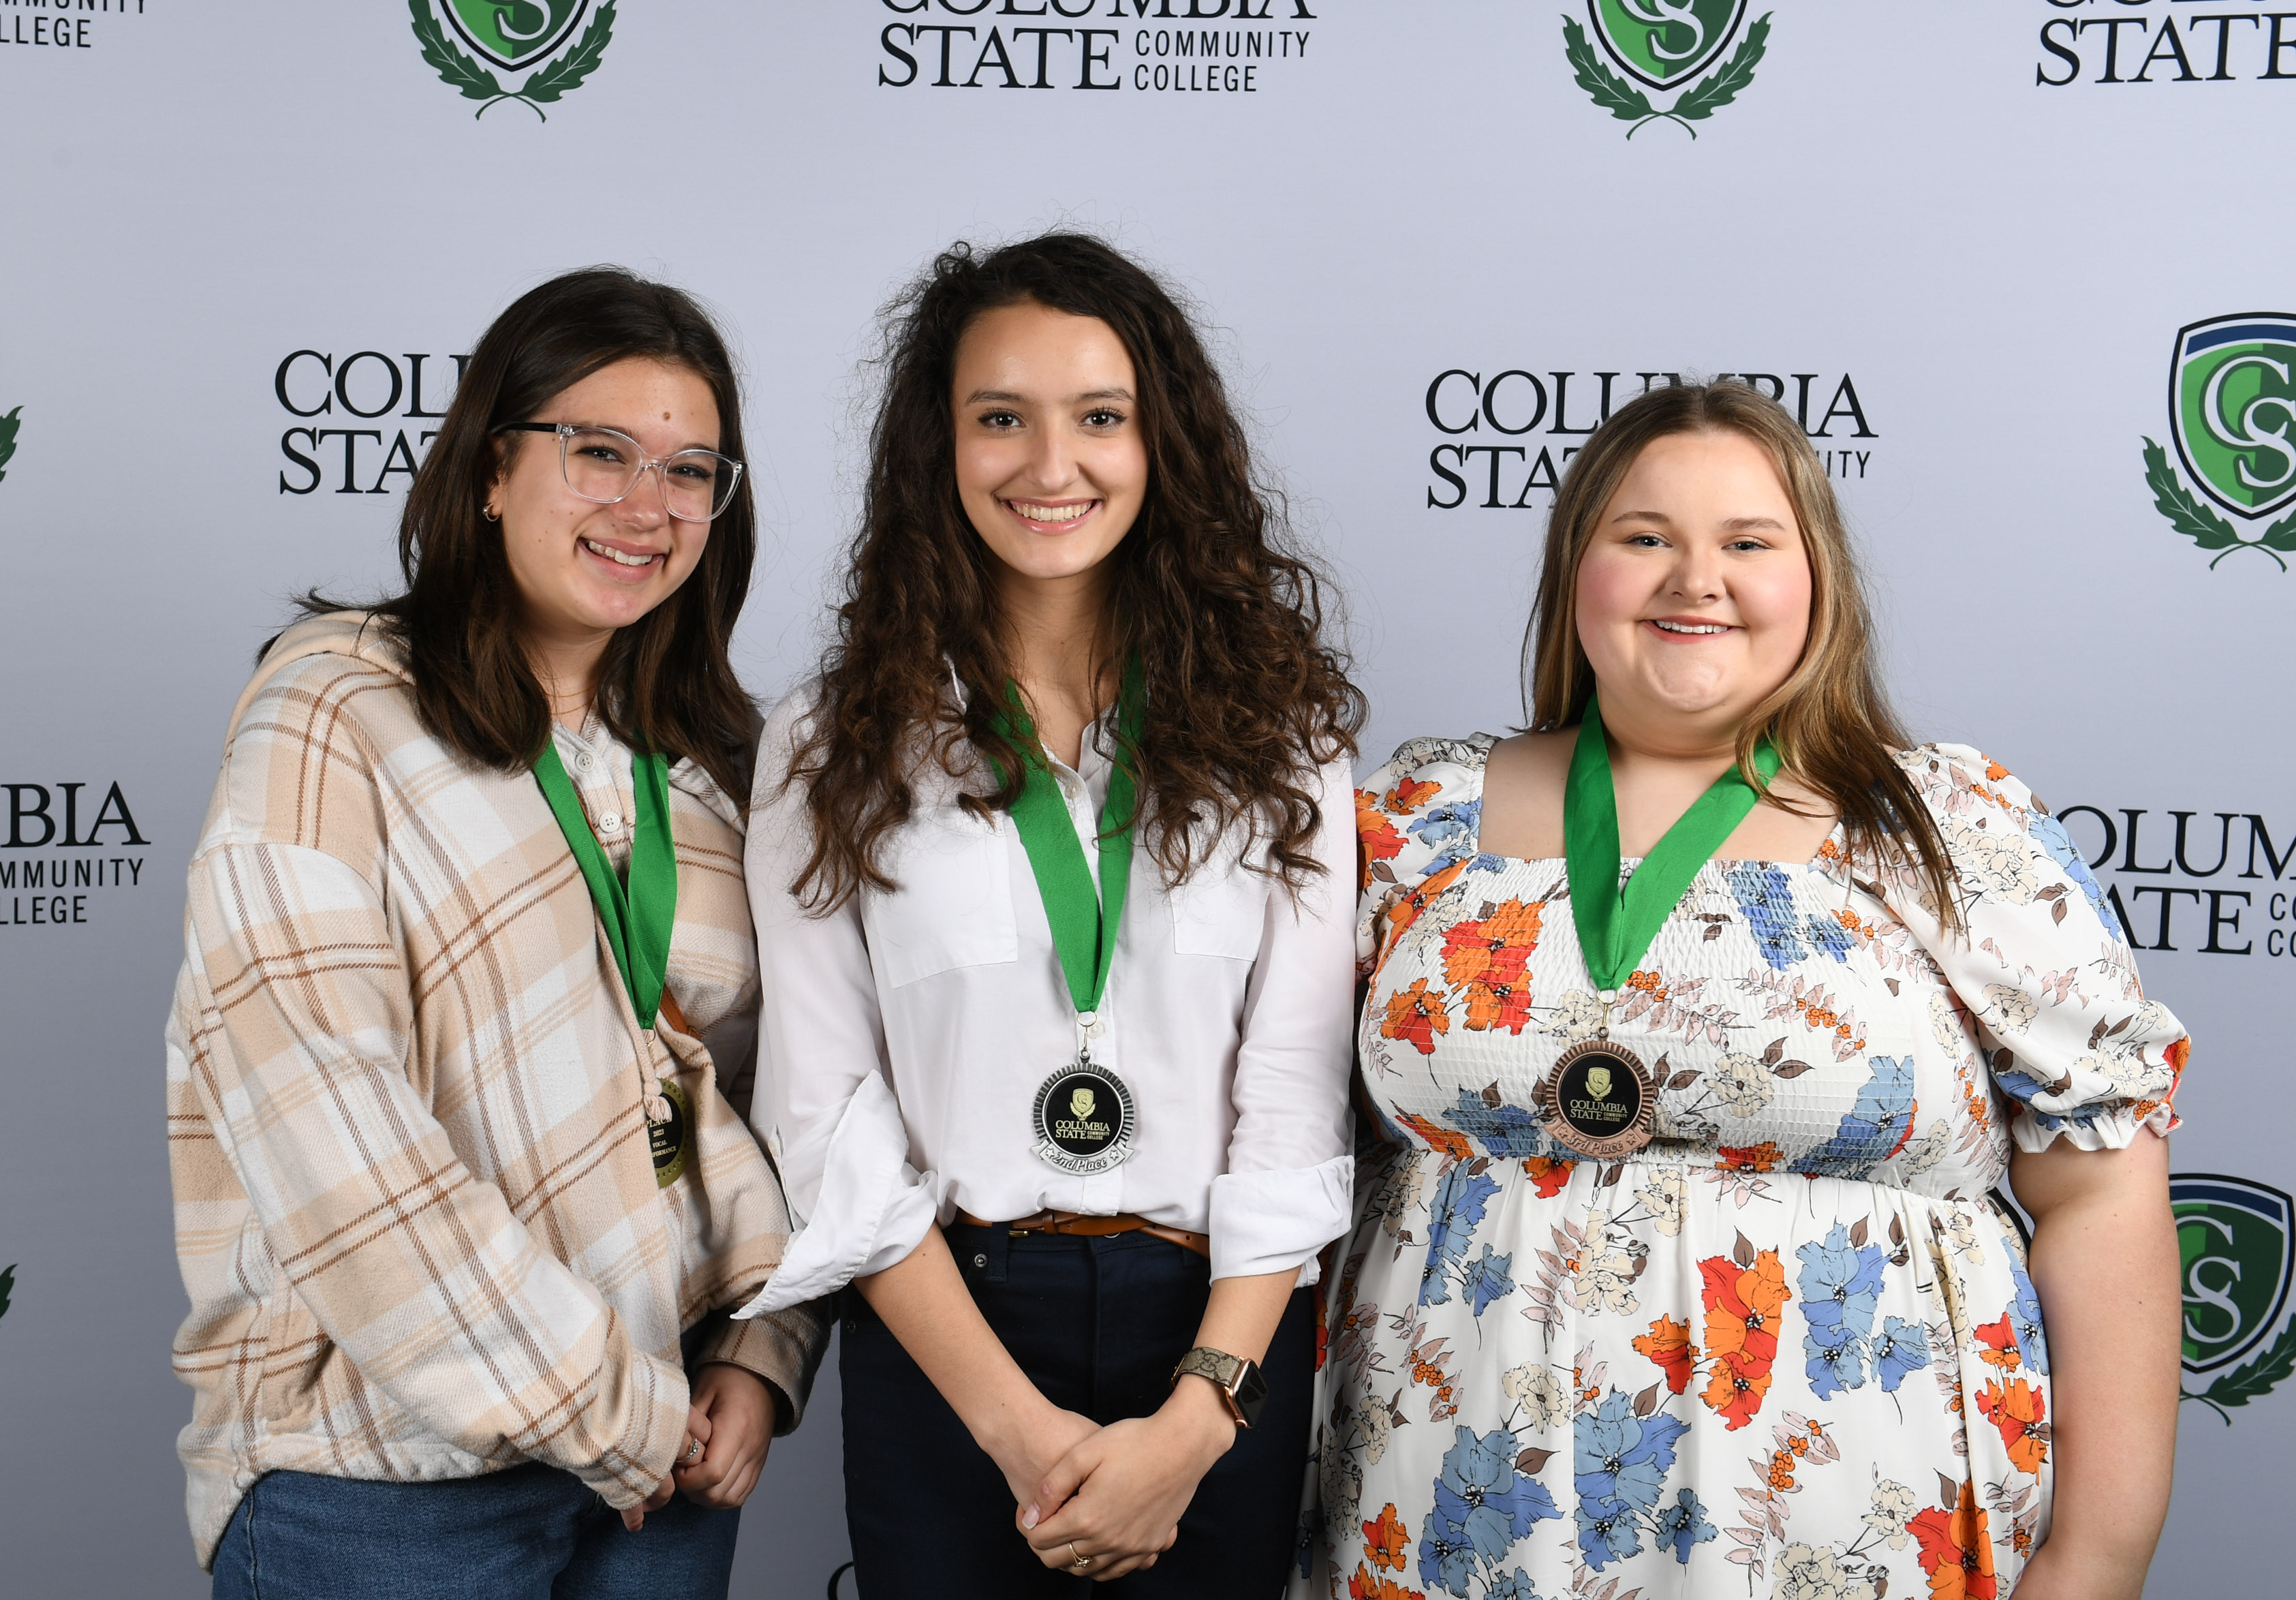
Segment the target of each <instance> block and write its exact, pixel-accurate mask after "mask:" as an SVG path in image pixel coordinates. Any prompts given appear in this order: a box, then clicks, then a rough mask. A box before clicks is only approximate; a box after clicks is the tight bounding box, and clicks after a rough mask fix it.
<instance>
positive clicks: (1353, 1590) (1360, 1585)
mask: <svg viewBox="0 0 2296 1600" xmlns="http://www.w3.org/2000/svg"><path fill="white" fill-rule="evenodd" d="M1348 1600H1427V1596H1426V1595H1425V1593H1424V1592H1423V1591H1422V1590H1419V1589H1407V1588H1404V1587H1403V1586H1402V1585H1401V1584H1399V1583H1398V1582H1397V1581H1396V1580H1395V1579H1392V1578H1382V1577H1380V1576H1378V1575H1377V1574H1375V1573H1374V1572H1373V1571H1372V1570H1371V1569H1370V1568H1369V1567H1366V1566H1364V1565H1362V1564H1361V1563H1357V1567H1356V1575H1355V1576H1354V1577H1352V1578H1350V1579H1348Z"/></svg>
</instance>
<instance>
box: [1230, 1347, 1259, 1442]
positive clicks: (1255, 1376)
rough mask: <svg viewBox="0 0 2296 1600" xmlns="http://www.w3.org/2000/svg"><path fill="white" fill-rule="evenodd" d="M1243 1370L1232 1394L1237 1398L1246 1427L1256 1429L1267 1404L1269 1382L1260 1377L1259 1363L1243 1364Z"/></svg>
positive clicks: (1238, 1408) (1237, 1377) (1248, 1362)
mask: <svg viewBox="0 0 2296 1600" xmlns="http://www.w3.org/2000/svg"><path fill="white" fill-rule="evenodd" d="M1242 1366H1243V1370H1242V1372H1240V1373H1238V1374H1236V1377H1235V1387H1234V1390H1232V1391H1230V1392H1231V1393H1233V1394H1234V1397H1235V1407H1236V1409H1237V1410H1239V1411H1241V1412H1242V1413H1243V1421H1244V1425H1245V1426H1246V1427H1256V1426H1257V1425H1258V1424H1259V1413H1260V1410H1261V1408H1262V1407H1265V1406H1266V1405H1267V1379H1265V1378H1263V1377H1261V1376H1260V1375H1259V1363H1258V1362H1257V1361H1246V1362H1244V1363H1242Z"/></svg>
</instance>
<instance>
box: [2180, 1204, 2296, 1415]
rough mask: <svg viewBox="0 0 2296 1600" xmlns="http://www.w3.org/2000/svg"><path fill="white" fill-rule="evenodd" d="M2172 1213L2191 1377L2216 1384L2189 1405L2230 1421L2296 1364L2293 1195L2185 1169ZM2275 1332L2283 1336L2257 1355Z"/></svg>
mask: <svg viewBox="0 0 2296 1600" xmlns="http://www.w3.org/2000/svg"><path fill="white" fill-rule="evenodd" d="M2169 1210H2171V1211H2173V1212H2174V1213H2175V1214H2176V1218H2177V1263H2178V1266H2179V1268H2180V1270H2181V1271H2182V1272H2183V1273H2184V1278H2185V1283H2184V1289H2185V1373H2186V1374H2189V1375H2190V1376H2191V1377H2193V1378H2194V1379H2203V1378H2205V1379H2209V1380H2210V1382H2209V1385H2208V1387H2207V1388H2205V1389H2197V1390H2196V1389H2187V1390H2185V1399H2188V1400H2198V1401H2200V1402H2201V1403H2202V1405H2204V1406H2206V1407H2209V1408H2210V1410H2212V1411H2214V1412H2215V1413H2216V1414H2217V1415H2218V1416H2221V1417H2223V1418H2224V1419H2225V1421H2226V1422H2227V1423H2229V1422H2230V1421H2231V1420H2232V1417H2231V1415H2229V1413H2228V1411H2227V1409H2226V1408H2227V1407H2233V1406H2245V1405H2247V1404H2248V1403H2249V1402H2250V1401H2251V1400H2252V1399H2259V1397H2261V1396H2263V1395H2265V1394H2267V1393H2269V1392H2270V1391H2271V1390H2272V1388H2273V1386H2274V1385H2275V1384H2276V1383H2279V1382H2280V1381H2281V1380H2282V1379H2284V1378H2285V1377H2287V1376H2288V1374H2289V1368H2290V1367H2291V1366H2292V1365H2296V1325H2288V1326H2282V1325H2281V1323H2280V1318H2281V1313H2282V1312H2283V1311H2284V1309H2286V1308H2287V1304H2288V1280H2289V1276H2290V1271H2291V1267H2292V1263H2296V1256H2292V1252H2291V1249H2290V1230H2289V1224H2290V1205H2289V1200H2288V1196H2287V1195H2285V1194H2282V1193H2281V1192H2280V1191H2279V1190H2277V1189H2276V1188H2273V1187H2272V1186H2270V1185H2268V1184H2259V1183H2251V1182H2250V1181H2249V1180H2248V1179H2246V1178H2242V1177H2222V1176H2220V1175H2218V1174H2217V1173H2213V1172H2186V1173H2180V1174H2178V1175H2177V1177H2172V1178H2170V1179H2169ZM2275 1328H2278V1330H2279V1335H2280V1336H2279V1337H2278V1338H2277V1339H2273V1340H2272V1343H2271V1345H2270V1347H2269V1348H2268V1349H2267V1350H2265V1351H2264V1353H2263V1354H2262V1355H2260V1356H2257V1355H2255V1351H2256V1350H2257V1348H2258V1347H2259V1346H2260V1345H2263V1344H2264V1342H2265V1341H2266V1340H2267V1339H2268V1338H2271V1336H2272V1333H2273V1331H2274V1330H2275ZM2251 1356H2254V1358H2253V1359H2252V1360H2251V1359H2249V1358H2250V1357H2251ZM2211 1374H2214V1375H2213V1376H2212V1377H2211Z"/></svg>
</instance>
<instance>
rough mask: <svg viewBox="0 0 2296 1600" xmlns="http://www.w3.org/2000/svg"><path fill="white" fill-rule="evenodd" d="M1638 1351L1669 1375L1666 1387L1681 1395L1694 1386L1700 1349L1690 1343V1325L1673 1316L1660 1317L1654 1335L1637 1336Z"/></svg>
mask: <svg viewBox="0 0 2296 1600" xmlns="http://www.w3.org/2000/svg"><path fill="white" fill-rule="evenodd" d="M1635 1348H1636V1350H1640V1351H1642V1353H1643V1354H1644V1355H1645V1356H1648V1357H1649V1358H1651V1360H1652V1362H1654V1363H1655V1364H1656V1365H1657V1366H1659V1368H1660V1369H1661V1371H1663V1372H1664V1373H1665V1374H1666V1386H1667V1387H1668V1388H1669V1389H1670V1390H1672V1391H1674V1392H1675V1393H1677V1394H1680V1393H1681V1392H1682V1391H1684V1390H1685V1389H1686V1388H1688V1387H1689V1386H1690V1379H1691V1374H1692V1373H1693V1370H1694V1369H1695V1368H1696V1366H1697V1365H1698V1347H1697V1346H1696V1345H1694V1344H1693V1343H1691V1342H1690V1324H1689V1323H1688V1322H1687V1321H1686V1320H1685V1321H1682V1322H1677V1321H1676V1320H1675V1319H1674V1318H1673V1317H1660V1318H1659V1319H1658V1320H1657V1321H1655V1322H1653V1323H1652V1324H1651V1325H1650V1332H1649V1333H1641V1334H1637V1335H1636V1338H1635Z"/></svg>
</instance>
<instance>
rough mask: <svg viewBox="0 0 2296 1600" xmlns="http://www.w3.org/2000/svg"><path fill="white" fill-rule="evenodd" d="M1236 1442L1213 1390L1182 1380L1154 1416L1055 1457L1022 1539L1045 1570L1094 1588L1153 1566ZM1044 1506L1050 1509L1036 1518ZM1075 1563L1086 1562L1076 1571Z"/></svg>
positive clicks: (1115, 1427) (1024, 1520)
mask: <svg viewBox="0 0 2296 1600" xmlns="http://www.w3.org/2000/svg"><path fill="white" fill-rule="evenodd" d="M1234 1443H1235V1423H1234V1420H1233V1419H1232V1418H1231V1417H1230V1416H1229V1415H1228V1411H1227V1407H1226V1403H1225V1402H1224V1401H1223V1400H1222V1399H1220V1397H1219V1394H1218V1391H1216V1390H1215V1389H1213V1387H1212V1386H1211V1385H1210V1383H1206V1382H1204V1381H1202V1380H1201V1379H1194V1380H1183V1381H1182V1382H1181V1383H1180V1384H1179V1386H1178V1387H1177V1388H1176V1389H1174V1390H1173V1391H1172V1398H1171V1399H1169V1400H1167V1401H1165V1402H1164V1405H1163V1407H1162V1408H1161V1409H1160V1410H1159V1411H1158V1412H1157V1413H1156V1414H1155V1415H1153V1416H1145V1417H1130V1418H1127V1419H1126V1420H1124V1421H1122V1422H1117V1423H1111V1424H1109V1425H1108V1426H1107V1427H1105V1428H1103V1429H1102V1430H1101V1431H1100V1432H1097V1433H1095V1434H1094V1435H1093V1436H1092V1437H1091V1438H1089V1439H1087V1440H1085V1441H1084V1442H1083V1443H1081V1444H1079V1445H1078V1446H1077V1447H1076V1448H1074V1449H1072V1450H1070V1452H1069V1453H1068V1454H1067V1455H1066V1456H1062V1458H1061V1459H1060V1461H1059V1463H1058V1464H1056V1465H1054V1468H1053V1470H1052V1471H1051V1472H1050V1473H1047V1474H1046V1478H1045V1481H1044V1484H1043V1486H1042V1487H1041V1488H1040V1489H1038V1490H1037V1501H1036V1504H1035V1505H1034V1506H1027V1507H1024V1508H1023V1509H1022V1511H1021V1531H1022V1532H1023V1533H1025V1534H1026V1535H1027V1536H1028V1540H1029V1546H1030V1547H1031V1548H1033V1549H1034V1550H1035V1551H1036V1552H1037V1559H1038V1560H1040V1561H1042V1562H1043V1563H1045V1564H1046V1566H1048V1567H1051V1568H1053V1569H1054V1570H1055V1571H1081V1572H1082V1573H1084V1574H1085V1575H1087V1576H1089V1577H1091V1578H1092V1579H1095V1580H1096V1581H1099V1582H1106V1581H1107V1580H1108V1579H1111V1578H1121V1577H1122V1576H1124V1574H1125V1573H1127V1572H1130V1571H1137V1570H1138V1569H1140V1568H1143V1567H1151V1566H1153V1565H1155V1564H1156V1557H1157V1555H1159V1554H1160V1553H1161V1552H1162V1551H1165V1550H1169V1549H1170V1548H1171V1547H1172V1541H1173V1540H1174V1539H1176V1538H1178V1537H1179V1524H1180V1514H1181V1513H1183V1512H1185V1511H1186V1510H1187V1508H1188V1502H1189V1501H1190V1500H1192V1499H1193V1498H1194V1497H1195V1494H1196V1485H1197V1484H1198V1483H1200V1482H1201V1481H1202V1480H1203V1475H1204V1474H1205V1473H1207V1472H1210V1470H1211V1466H1212V1464H1213V1463H1214V1462H1216V1461H1218V1459H1219V1458H1220V1457H1221V1456H1224V1455H1226V1454H1227V1452H1228V1449H1229V1448H1230V1447H1231V1446H1233V1445H1234ZM1042 1506H1052V1507H1056V1508H1057V1509H1056V1510H1054V1511H1053V1512H1052V1513H1051V1514H1047V1515H1040V1514H1039V1513H1038V1507H1042ZM1071 1546H1073V1547H1074V1551H1073V1553H1071V1549H1070V1547H1071ZM1078 1556H1083V1557H1087V1558H1089V1561H1088V1564H1087V1565H1086V1566H1084V1567H1082V1568H1079V1567H1078V1565H1077V1558H1078Z"/></svg>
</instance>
